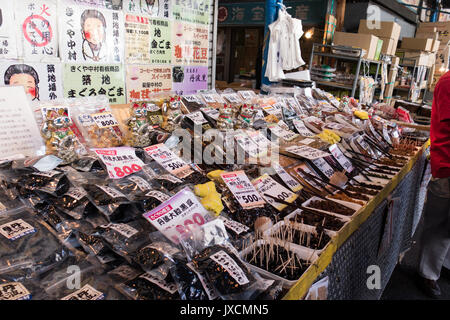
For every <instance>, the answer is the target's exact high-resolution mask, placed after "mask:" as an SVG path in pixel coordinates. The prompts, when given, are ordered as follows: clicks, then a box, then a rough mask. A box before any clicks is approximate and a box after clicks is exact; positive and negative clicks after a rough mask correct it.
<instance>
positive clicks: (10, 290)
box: [0, 269, 46, 301]
mask: <svg viewBox="0 0 450 320" xmlns="http://www.w3.org/2000/svg"><path fill="white" fill-rule="evenodd" d="M44 299H46V295H45V292H43V290H42V288H41V287H40V285H39V281H37V279H30V278H29V277H28V275H27V273H26V272H24V271H23V270H20V269H19V270H13V271H10V272H6V273H1V274H0V301H2V300H10V301H12V300H44Z"/></svg>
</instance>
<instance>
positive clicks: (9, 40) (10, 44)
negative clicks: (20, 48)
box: [0, 1, 17, 59]
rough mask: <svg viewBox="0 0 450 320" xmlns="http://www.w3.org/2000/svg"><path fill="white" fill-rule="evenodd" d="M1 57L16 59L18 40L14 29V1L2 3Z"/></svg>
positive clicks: (0, 8)
mask: <svg viewBox="0 0 450 320" xmlns="http://www.w3.org/2000/svg"><path fill="white" fill-rule="evenodd" d="M0 17H1V23H0V58H6V59H16V58H17V42H16V37H15V35H16V32H15V29H14V2H13V1H2V2H1V3H0Z"/></svg>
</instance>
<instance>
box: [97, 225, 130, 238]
mask: <svg viewBox="0 0 450 320" xmlns="http://www.w3.org/2000/svg"><path fill="white" fill-rule="evenodd" d="M102 228H110V229H112V230H114V231H116V232H118V233H120V234H121V235H123V236H124V237H125V238H127V239H129V238H131V237H132V236H134V235H135V234H137V233H138V231H137V230H136V229H135V228H133V227H130V226H129V225H127V224H125V223H110V224H107V225H105V226H102Z"/></svg>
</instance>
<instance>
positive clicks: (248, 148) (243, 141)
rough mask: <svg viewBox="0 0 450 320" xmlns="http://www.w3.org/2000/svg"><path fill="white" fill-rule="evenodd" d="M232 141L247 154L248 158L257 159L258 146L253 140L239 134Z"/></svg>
mask: <svg viewBox="0 0 450 320" xmlns="http://www.w3.org/2000/svg"><path fill="white" fill-rule="evenodd" d="M234 139H235V140H236V142H237V144H238V146H239V147H241V149H242V150H244V151H245V152H247V154H248V155H249V156H250V157H254V158H257V157H258V155H259V148H258V145H257V144H256V143H255V142H254V141H253V140H251V139H250V137H249V136H247V135H246V134H244V133H239V134H237V135H235V136H234Z"/></svg>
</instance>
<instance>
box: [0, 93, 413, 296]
mask: <svg viewBox="0 0 450 320" xmlns="http://www.w3.org/2000/svg"><path fill="white" fill-rule="evenodd" d="M68 101H70V102H68ZM351 101H352V108H353V109H351V108H349V103H348V99H343V100H341V102H339V101H338V100H336V99H335V98H334V97H333V96H332V95H330V94H328V93H326V92H323V91H321V90H319V89H313V94H312V95H309V94H306V93H305V92H304V91H302V90H301V89H299V91H298V92H296V93H295V94H294V95H293V96H292V95H268V96H263V95H257V94H255V93H254V92H248V91H240V92H234V91H233V90H231V89H228V90H225V91H224V92H218V91H216V90H211V91H206V92H203V93H201V94H200V93H199V94H193V95H189V96H181V97H180V96H173V95H159V96H155V97H151V98H149V99H148V100H146V101H139V102H136V103H132V104H130V106H129V115H128V116H127V117H125V118H123V119H122V118H117V117H116V116H117V114H116V113H114V112H113V110H112V108H111V107H110V106H109V104H108V102H107V100H106V99H103V98H95V99H94V98H89V99H88V98H86V99H74V100H64V101H55V102H53V103H52V104H48V103H47V104H43V105H42V106H41V111H42V115H43V121H42V123H40V124H39V126H40V127H41V133H42V138H43V146H45V150H46V154H45V155H42V154H39V153H38V150H36V157H34V158H26V159H23V158H20V156H19V155H17V157H15V158H14V159H2V161H1V164H0V244H1V245H0V300H1V299H11V300H12V299H50V300H51V299H65V300H98V299H111V300H117V299H134V300H146V299H157V300H163V299H164V300H173V299H187V300H207V299H209V300H215V299H255V298H261V297H270V298H272V299H277V298H280V295H279V293H280V292H281V288H285V289H286V288H289V287H290V286H291V285H292V284H293V283H294V282H295V281H296V280H298V279H299V278H300V277H301V275H302V274H304V273H305V272H307V270H308V268H309V266H310V265H311V264H313V263H314V261H315V260H316V259H318V257H319V256H320V254H321V252H322V250H324V249H325V250H326V248H327V246H328V244H330V243H331V242H332V241H333V238H334V237H335V236H336V235H337V234H338V233H339V232H340V231H341V230H342V229H343V228H344V226H345V224H346V223H348V222H349V221H351V219H353V217H354V216H355V215H357V214H358V211H359V210H360V208H361V207H363V206H365V205H366V204H367V203H368V202H369V201H371V199H372V198H373V197H375V196H376V195H377V194H379V193H380V191H381V190H382V189H383V188H384V186H385V185H386V184H387V183H388V182H389V180H390V179H392V177H394V176H395V175H396V174H397V173H398V172H399V171H400V170H401V169H402V167H403V166H404V165H405V164H406V163H407V162H408V161H409V159H410V158H411V156H413V155H414V154H415V152H416V151H417V149H418V147H420V143H419V142H418V141H415V140H414V138H411V137H413V135H411V134H409V135H408V138H403V137H402V128H401V127H398V126H397V125H396V124H395V123H392V122H390V121H389V119H387V118H386V119H385V118H382V117H380V115H376V116H373V117H369V116H368V115H371V114H372V111H371V109H370V108H365V109H364V108H363V107H364V106H361V105H359V104H358V103H357V102H356V101H354V100H351ZM0 124H1V121H0ZM55 159H57V160H58V159H59V160H60V161H55ZM73 266H77V268H79V269H78V270H80V274H81V286H80V287H79V288H77V289H69V288H68V287H67V286H64V285H63V284H64V283H66V280H67V278H68V277H69V276H70V274H71V273H70V272H67V271H68V270H69V269H70V268H71V267H73ZM68 268H69V269H68Z"/></svg>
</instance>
